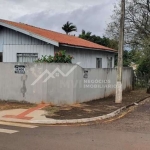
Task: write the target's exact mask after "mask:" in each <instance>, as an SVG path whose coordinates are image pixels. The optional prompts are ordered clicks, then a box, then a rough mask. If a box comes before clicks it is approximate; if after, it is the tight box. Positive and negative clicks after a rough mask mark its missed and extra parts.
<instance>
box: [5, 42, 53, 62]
mask: <svg viewBox="0 0 150 150" xmlns="http://www.w3.org/2000/svg"><path fill="white" fill-rule="evenodd" d="M17 53H38V58H41V57H42V55H53V54H54V47H53V46H50V45H3V62H17Z"/></svg>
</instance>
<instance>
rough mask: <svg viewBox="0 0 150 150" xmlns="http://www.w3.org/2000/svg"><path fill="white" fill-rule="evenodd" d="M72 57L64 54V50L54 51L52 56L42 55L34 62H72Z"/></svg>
mask: <svg viewBox="0 0 150 150" xmlns="http://www.w3.org/2000/svg"><path fill="white" fill-rule="evenodd" d="M72 59H73V57H72V56H70V55H67V54H66V51H65V50H62V51H59V52H56V53H55V55H54V56H42V58H41V59H38V60H37V61H36V62H40V63H43V62H45V63H72Z"/></svg>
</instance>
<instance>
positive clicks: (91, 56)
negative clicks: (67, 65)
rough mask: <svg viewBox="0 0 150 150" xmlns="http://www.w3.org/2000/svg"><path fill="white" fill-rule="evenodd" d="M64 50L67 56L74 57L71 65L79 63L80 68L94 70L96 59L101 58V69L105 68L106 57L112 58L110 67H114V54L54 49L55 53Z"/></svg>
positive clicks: (72, 48) (77, 49)
mask: <svg viewBox="0 0 150 150" xmlns="http://www.w3.org/2000/svg"><path fill="white" fill-rule="evenodd" d="M59 50H66V52H67V54H70V55H72V56H73V57H74V59H73V63H77V62H80V66H81V67H82V68H96V58H102V68H107V62H108V57H112V67H114V56H115V54H114V53H111V52H103V51H99V50H90V49H82V48H74V47H66V46H60V47H55V50H54V51H55V52H58V51H59Z"/></svg>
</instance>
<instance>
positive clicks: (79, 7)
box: [0, 0, 118, 36]
mask: <svg viewBox="0 0 150 150" xmlns="http://www.w3.org/2000/svg"><path fill="white" fill-rule="evenodd" d="M117 2H118V0H0V18H1V19H6V20H12V21H19V22H23V23H27V24H31V25H34V26H38V27H42V28H46V29H50V30H54V31H58V32H62V33H64V32H63V31H62V29H61V27H62V25H63V24H65V23H66V22H67V21H70V22H72V23H73V24H75V25H76V26H77V29H78V32H77V33H75V34H79V33H81V31H82V29H84V30H86V31H91V32H92V33H93V34H96V35H100V36H102V35H103V34H104V32H105V28H106V25H107V23H109V22H110V21H111V17H110V16H111V14H112V12H113V9H114V4H115V3H117Z"/></svg>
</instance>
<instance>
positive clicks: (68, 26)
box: [62, 21, 77, 34]
mask: <svg viewBox="0 0 150 150" xmlns="http://www.w3.org/2000/svg"><path fill="white" fill-rule="evenodd" d="M62 29H63V30H64V31H65V32H66V34H69V33H70V32H73V31H77V27H76V26H75V25H73V23H71V22H69V21H67V23H66V24H64V25H63V27H62Z"/></svg>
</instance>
